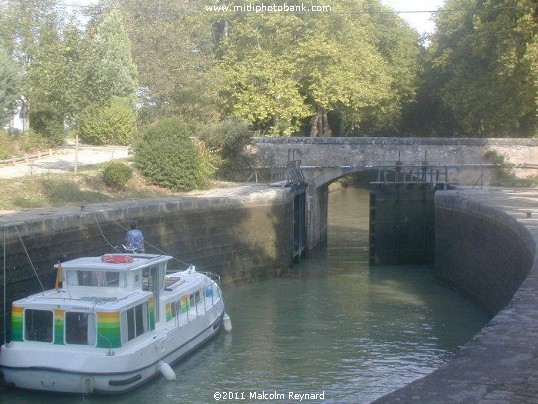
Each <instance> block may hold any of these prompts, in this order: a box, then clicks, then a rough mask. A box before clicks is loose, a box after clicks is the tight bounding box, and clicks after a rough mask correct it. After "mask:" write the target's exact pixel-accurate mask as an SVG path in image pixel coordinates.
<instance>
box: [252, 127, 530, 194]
mask: <svg viewBox="0 0 538 404" xmlns="http://www.w3.org/2000/svg"><path fill="white" fill-rule="evenodd" d="M490 150H492V151H495V152H496V153H498V154H501V155H504V156H506V157H508V160H509V162H510V163H511V164H514V165H518V166H519V168H517V169H516V175H518V176H520V177H529V176H533V175H537V174H538V170H537V168H538V167H534V168H530V167H526V168H525V167H524V166H525V165H534V166H536V165H537V164H538V139H474V138H404V137H380V138H375V137H358V138H357V137H336V138H305V137H281V138H256V139H255V145H254V152H255V153H256V154H257V156H258V157H259V160H260V163H261V164H263V165H267V166H272V165H285V164H286V162H287V161H288V160H301V164H302V165H303V166H323V167H334V166H342V165H349V166H361V165H364V164H380V163H382V164H383V163H385V164H394V162H395V161H397V160H398V159H400V160H401V161H403V162H405V163H414V164H420V163H421V162H422V161H424V160H427V161H428V162H430V163H431V164H441V165H457V166H458V167H454V168H452V169H450V171H449V178H448V180H449V182H452V183H459V184H475V183H477V184H481V183H484V184H488V183H490V182H491V181H492V180H493V177H494V172H493V170H491V169H488V168H487V167H484V166H483V167H481V166H480V165H481V164H483V165H487V164H491V163H492V161H491V160H489V159H487V158H485V154H486V152H488V151H490ZM465 165H472V166H465ZM481 176H482V178H481Z"/></svg>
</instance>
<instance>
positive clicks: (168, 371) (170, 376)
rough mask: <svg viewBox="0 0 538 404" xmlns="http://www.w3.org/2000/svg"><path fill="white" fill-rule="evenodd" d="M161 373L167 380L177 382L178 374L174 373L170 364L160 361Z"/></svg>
mask: <svg viewBox="0 0 538 404" xmlns="http://www.w3.org/2000/svg"><path fill="white" fill-rule="evenodd" d="M159 371H160V372H161V373H162V375H163V376H164V378H165V379H166V380H168V381H172V380H176V372H174V370H173V369H172V367H171V366H170V365H169V364H168V363H166V362H163V361H159Z"/></svg>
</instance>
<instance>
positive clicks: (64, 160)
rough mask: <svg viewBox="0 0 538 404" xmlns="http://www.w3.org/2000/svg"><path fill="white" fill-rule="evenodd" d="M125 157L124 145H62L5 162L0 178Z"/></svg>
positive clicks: (54, 170) (69, 169)
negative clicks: (31, 155) (32, 156)
mask: <svg viewBox="0 0 538 404" xmlns="http://www.w3.org/2000/svg"><path fill="white" fill-rule="evenodd" d="M127 157H129V148H128V147H126V146H79V147H78V150H77V149H76V148H75V146H64V147H61V148H59V149H56V150H54V151H52V152H51V153H49V152H46V153H43V154H42V155H41V157H40V158H33V159H29V160H28V161H24V160H23V161H19V162H16V163H14V164H13V163H11V162H5V163H3V164H1V165H0V178H16V177H22V176H25V175H37V174H46V173H61V172H69V171H74V169H75V165H77V167H78V168H81V167H84V166H88V165H93V164H99V163H104V162H106V161H110V160H114V159H122V158H127Z"/></svg>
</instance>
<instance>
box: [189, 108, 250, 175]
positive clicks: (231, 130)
mask: <svg viewBox="0 0 538 404" xmlns="http://www.w3.org/2000/svg"><path fill="white" fill-rule="evenodd" d="M199 138H200V139H201V140H202V141H203V142H204V144H205V145H206V147H207V148H208V149H209V150H213V151H214V152H215V154H216V155H217V156H218V157H219V158H218V160H216V163H218V165H217V170H216V175H217V177H218V178H221V179H224V180H232V181H238V180H239V179H240V178H241V176H243V177H244V175H245V174H247V175H250V174H251V171H252V169H253V166H254V161H253V157H252V156H251V155H250V154H249V153H248V150H247V148H248V146H249V145H251V144H252V134H251V132H250V130H249V127H248V124H247V122H246V121H244V120H242V119H240V118H238V117H229V118H227V119H225V120H224V121H222V122H219V123H216V124H213V125H209V126H207V127H205V128H204V129H203V130H202V131H201V133H200V134H199Z"/></svg>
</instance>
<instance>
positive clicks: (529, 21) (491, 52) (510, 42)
mask: <svg viewBox="0 0 538 404" xmlns="http://www.w3.org/2000/svg"><path fill="white" fill-rule="evenodd" d="M444 9H445V10H458V11H457V12H455V11H450V12H441V13H439V15H438V18H437V31H436V33H435V35H434V36H433V37H432V43H431V46H430V48H429V51H430V53H431V58H432V72H433V73H432V74H431V75H430V79H431V80H435V81H436V83H435V85H434V87H436V88H437V89H438V93H439V96H440V97H439V98H440V100H441V102H442V104H440V108H441V109H444V110H447V109H449V110H450V112H451V114H452V116H453V118H454V120H455V123H456V124H457V126H459V127H460V128H461V132H462V134H464V135H467V136H480V137H488V136H513V135H516V136H532V135H533V134H534V133H536V130H537V129H536V128H537V127H536V119H537V101H538V95H537V94H538V85H537V74H536V72H537V57H536V47H537V41H538V25H536V4H535V2H534V1H532V0H521V1H515V0H487V1H484V0H447V2H446V3H445V5H444Z"/></svg>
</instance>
